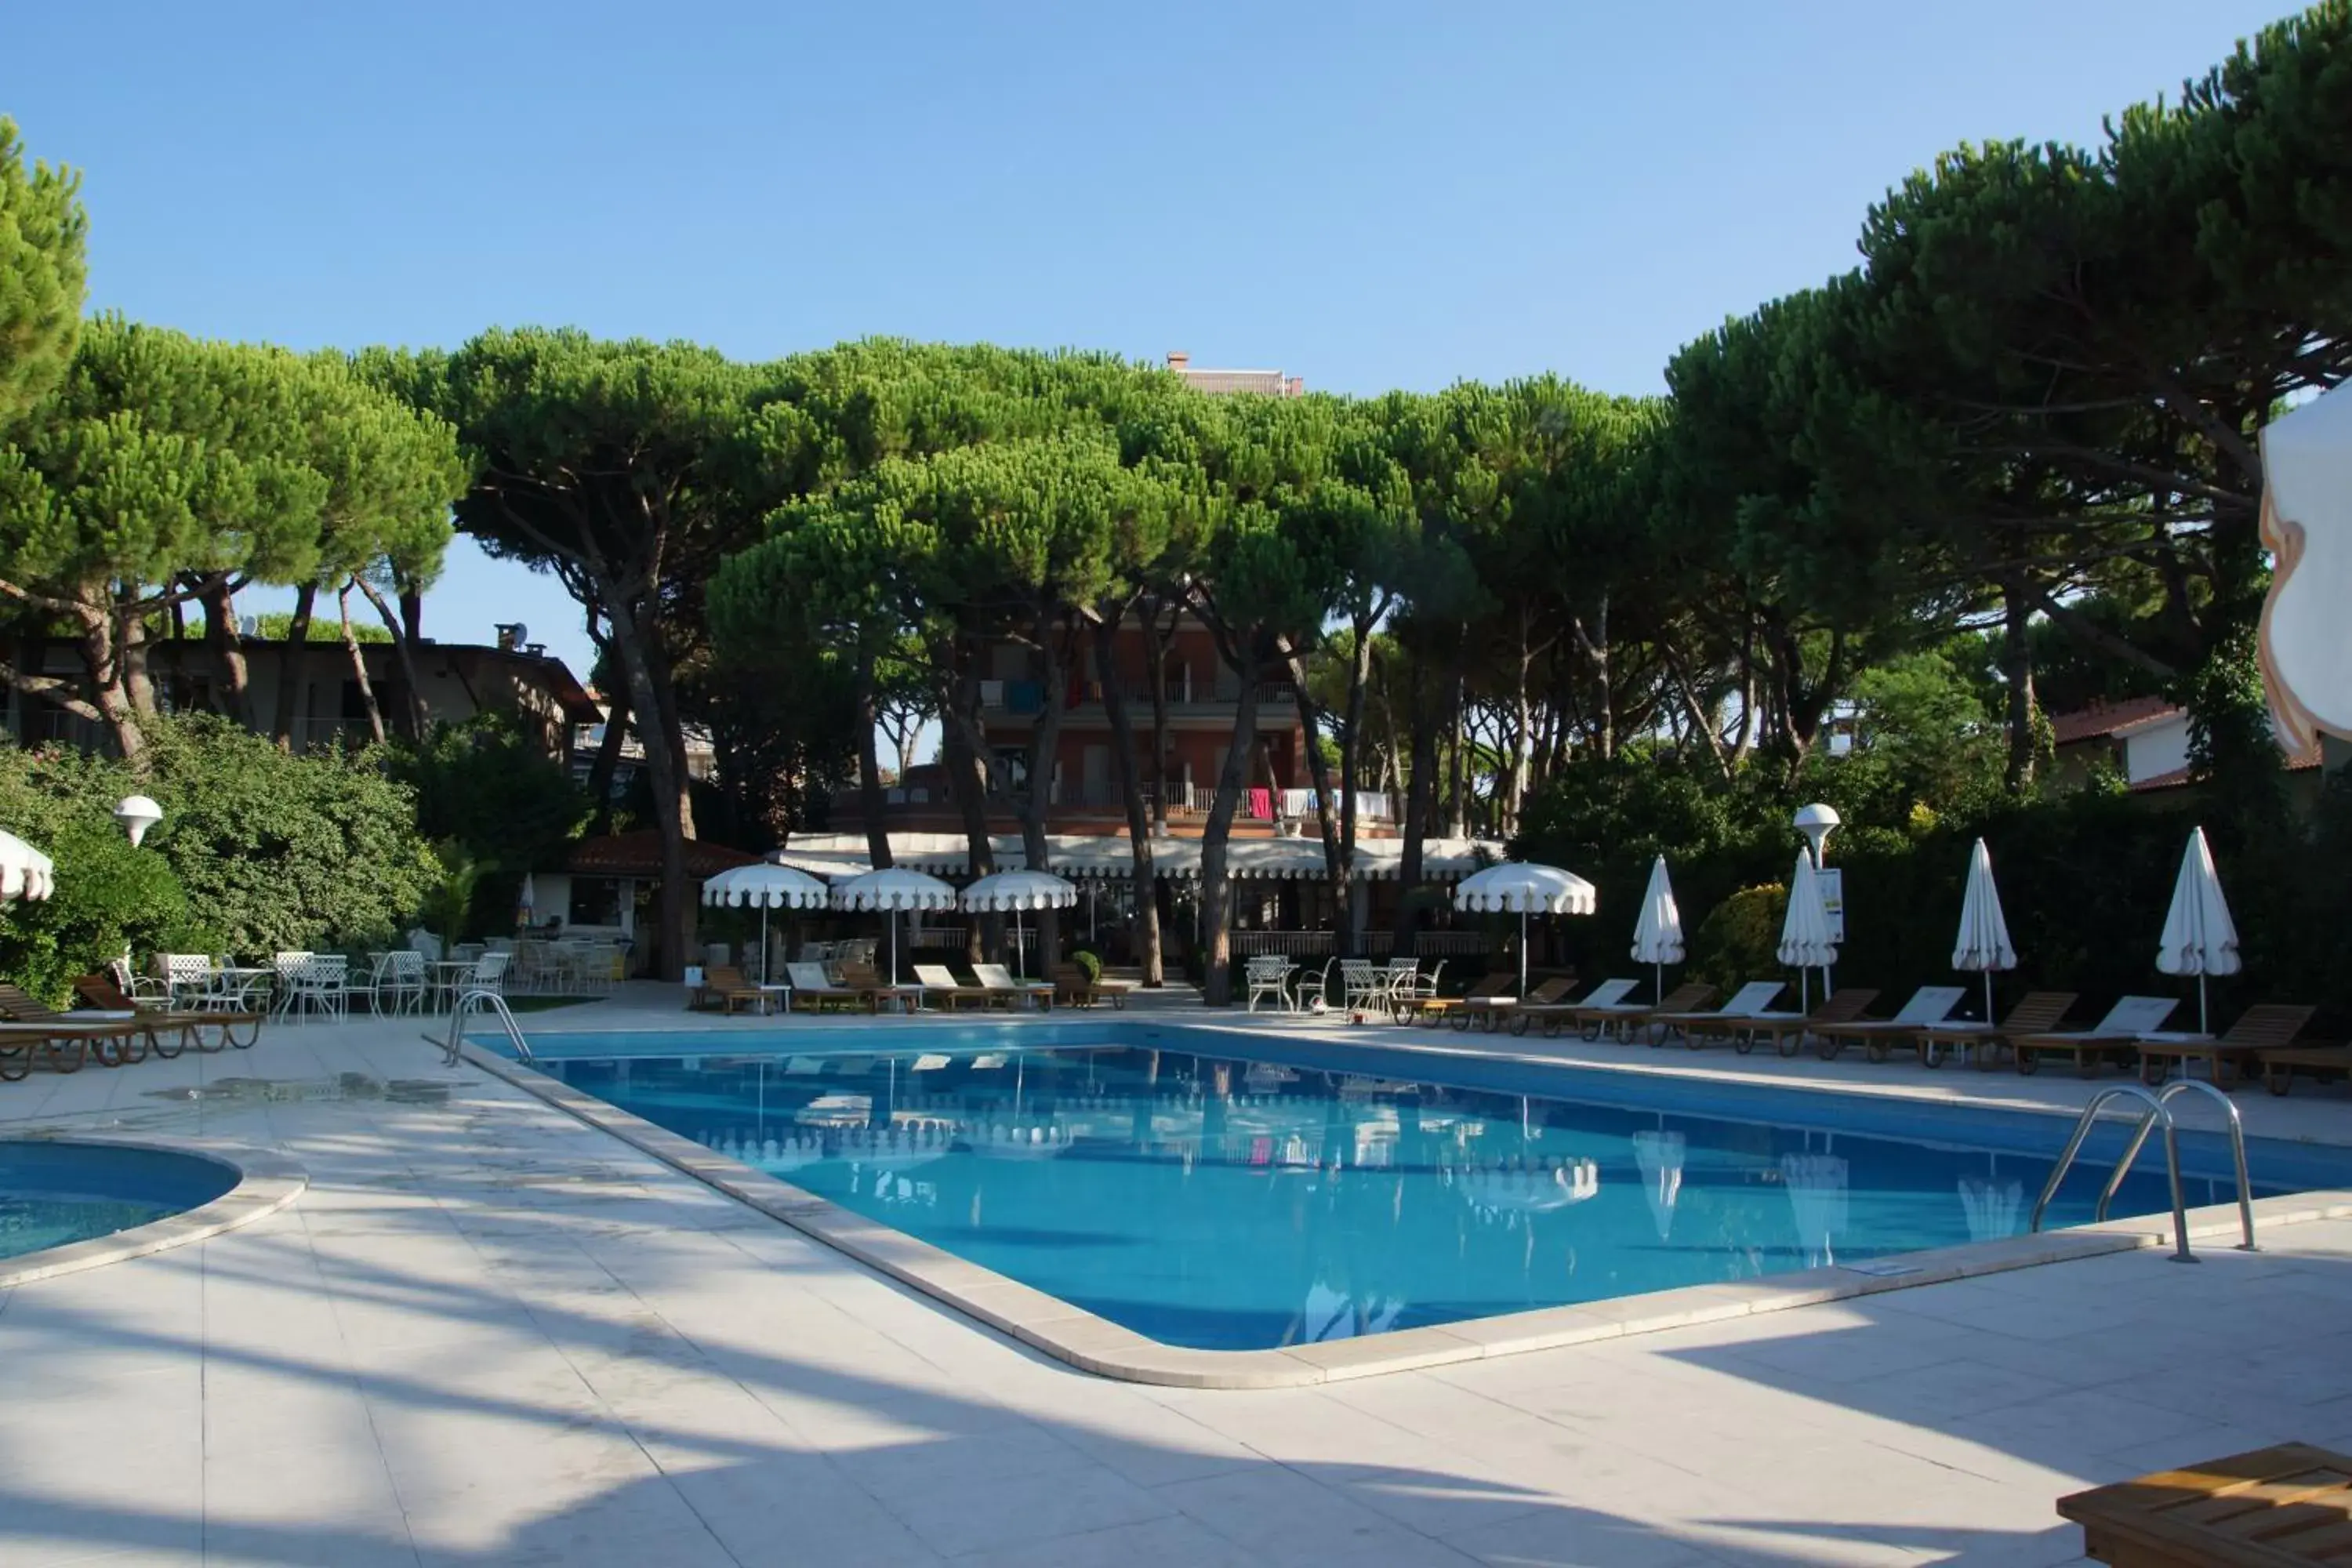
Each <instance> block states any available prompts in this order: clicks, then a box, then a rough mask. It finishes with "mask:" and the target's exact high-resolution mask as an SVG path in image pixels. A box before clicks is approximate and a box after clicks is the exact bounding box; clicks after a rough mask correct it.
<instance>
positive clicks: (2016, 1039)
mask: <svg viewBox="0 0 2352 1568" xmlns="http://www.w3.org/2000/svg"><path fill="white" fill-rule="evenodd" d="M2177 1006H2179V1003H2178V1002H2176V1001H2174V1000H2173V999H2172V998H2171V997H2169V996H2126V997H2123V998H2122V999H2121V1000H2119V1001H2117V1002H2116V1005H2114V1006H2112V1007H2110V1008H2108V1009H2107V1016H2105V1017H2104V1018H2102V1019H2100V1020H2099V1021H2098V1022H2097V1023H2096V1024H2094V1025H2093V1026H2091V1027H2089V1028H2087V1029H2067V1030H2060V1031H2054V1032H2053V1033H2050V1034H2043V1035H2013V1036H2011V1037H2010V1041H2009V1046H2010V1049H2011V1050H2012V1051H2014V1052H2016V1053H2017V1070H2018V1071H2020V1072H2028V1073H2030V1072H2032V1070H2033V1069H2034V1068H2037V1067H2039V1066H2041V1065H2042V1056H2043V1055H2045V1054H2053V1055H2058V1056H2071V1057H2073V1058H2074V1070H2075V1071H2076V1072H2078V1073H2080V1074H2082V1076H2083V1077H2084V1078H2090V1077H2092V1076H2094V1075H2095V1074H2096V1073H2097V1072H2098V1070H2099V1065H2100V1064H2101V1063H2102V1062H2104V1061H2105V1060H2106V1059H2107V1058H2109V1057H2116V1056H2120V1055H2122V1053H2123V1052H2124V1051H2126V1050H2128V1049H2132V1048H2135V1047H2137V1044H2138V1042H2139V1037H2141V1036H2142V1035H2147V1034H2153V1033H2155V1032H2156V1031H2157V1030H2158V1029H2160V1028H2162V1027H2164V1021H2165V1019H2167V1018H2168V1017H2170V1016H2172V1010H2173V1008H2175V1007H2177Z"/></svg>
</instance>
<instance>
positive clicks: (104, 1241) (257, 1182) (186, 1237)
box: [0, 1131, 310, 1290]
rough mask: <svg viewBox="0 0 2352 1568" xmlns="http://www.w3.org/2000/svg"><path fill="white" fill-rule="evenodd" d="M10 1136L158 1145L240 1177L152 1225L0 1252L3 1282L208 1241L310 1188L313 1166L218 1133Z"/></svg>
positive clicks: (10, 1285) (6, 1285)
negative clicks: (15, 1254)
mask: <svg viewBox="0 0 2352 1568" xmlns="http://www.w3.org/2000/svg"><path fill="white" fill-rule="evenodd" d="M7 1141H8V1142H23V1143H89V1144H101V1145H104V1146H107V1147H110V1148H116V1149H147V1150H152V1151H154V1152H158V1153H165V1154H185V1155H191V1156H193V1157H194V1158H197V1159H203V1160H210V1161H213V1162H214V1163H217V1164H223V1165H226V1166H228V1167H229V1168H230V1169H231V1170H233V1171H235V1172H236V1173H237V1180H236V1184H235V1185H234V1186H232V1187H230V1188H229V1190H228V1191H226V1192H225V1193H223V1194H221V1195H220V1196H218V1197H216V1198H215V1199H213V1200H212V1201H211V1202H210V1203H204V1204H198V1205H196V1206H195V1207H194V1208H192V1209H183V1210H182V1211H181V1212H180V1213H178V1214H173V1215H164V1216H163V1218H161V1219H156V1220H150V1221H148V1222H147V1223H146V1224H145V1225H136V1226H131V1228H130V1229H128V1230H118V1231H116V1232H115V1233H114V1234H112V1235H111V1236H96V1237H90V1238H89V1240H87V1241H73V1242H68V1243H67V1244H66V1245H65V1246H63V1247H47V1248H46V1249H44V1250H42V1251H39V1252H28V1253H26V1254H25V1256H24V1258H22V1259H18V1258H0V1290H7V1289H14V1288H15V1287H16V1286H19V1285H30V1284H32V1283H34V1282H36V1281H37V1280H42V1279H55V1278H57V1277H58V1275H61V1274H78V1273H80V1272H81V1271H82V1270H84V1269H87V1268H103V1267H105V1266H106V1265H107V1264H110V1263H121V1262H123V1261H125V1260H127V1259H129V1258H144V1257H147V1256H148V1255H149V1254H151V1253H156V1252H164V1251H168V1250H170V1249H171V1248H173V1247H185V1246H187V1245H188V1244H189V1243H190V1242H194V1241H206V1240H209V1239H211V1238H212V1237H215V1236H220V1235H222V1234H224V1233H225V1232H227V1231H232V1230H236V1229H237V1228H239V1227H240V1226H248V1225H251V1224H252V1223H253V1222H254V1221H256V1220H258V1219H266V1218H268V1216H269V1215H274V1214H276V1213H277V1212H278V1210H280V1209H282V1208H284V1207H286V1206H287V1205H289V1204H290V1203H292V1202H293V1201H294V1200H295V1199H296V1198H298V1197H299V1196H301V1195H302V1193H303V1190H304V1189H305V1188H307V1187H309V1186H310V1172H308V1171H307V1170H305V1169H304V1168H303V1167H302V1164H301V1163H300V1162H299V1161H298V1160H296V1159H294V1158H293V1157H292V1156H290V1155H289V1154H285V1153H282V1152H279V1151H278V1150H275V1149H264V1148H260V1147H257V1145H254V1144H250V1143H237V1142H229V1141H228V1140H226V1139H216V1138H176V1137H173V1136H171V1135H169V1134H166V1133H160V1132H158V1133H151V1132H140V1133H107V1132H82V1131H39V1132H30V1133H24V1134H16V1135H12V1136H11V1137H10V1138H9V1139H8V1140H7Z"/></svg>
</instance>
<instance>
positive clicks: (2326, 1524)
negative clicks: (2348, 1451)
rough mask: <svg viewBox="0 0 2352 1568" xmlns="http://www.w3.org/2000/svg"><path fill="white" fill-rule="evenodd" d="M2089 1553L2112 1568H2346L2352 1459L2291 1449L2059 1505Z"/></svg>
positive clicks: (2219, 1462) (2186, 1469)
mask: <svg viewBox="0 0 2352 1568" xmlns="http://www.w3.org/2000/svg"><path fill="white" fill-rule="evenodd" d="M2058 1511H2059V1513H2060V1514H2061V1515H2062V1516H2063V1517H2065V1518H2067V1519H2071V1520H2073V1521H2074V1522H2075V1523H2076V1524H2079V1525H2081V1526H2082V1527H2083V1552H2084V1555H2085V1556H2087V1557H2092V1558H2095V1559H2096V1560H2098V1561H2099V1562H2101V1563H2108V1564H2110V1565H2111V1568H2254V1565H2260V1568H2294V1564H2296V1563H2339V1564H2340V1563H2343V1562H2344V1560H2345V1557H2346V1554H2347V1542H2352V1458H2347V1457H2346V1456H2345V1455H2342V1454H2337V1453H2331V1452H2329V1451H2328V1450H2327V1449H2326V1448H2315V1447H2311V1446H2310V1445H2309V1444H2307V1443H2283V1444H2281V1445H2279V1446H2278V1447H2274V1448H2258V1449H2256V1450H2254V1451H2253V1452H2252V1453H2247V1454H2232V1455H2231V1456H2230V1457H2229V1458H2223V1459H2206V1460H2202V1461H2200V1462H2199V1463H2197V1464H2193V1465H2184V1466H2182V1467H2181V1468H2179V1469H2177V1470H2163V1471H2159V1472H2158V1473H2157V1474H2155V1475H2152V1476H2142V1477H2140V1478H2139V1479H2137V1480H2134V1481H2124V1482H2121V1483H2119V1484H2117V1485H2115V1486H2108V1487H2098V1488H2095V1489H2093V1490H2090V1491H2084V1492H2076V1493H2074V1495H2073V1496H2071V1497H2063V1498H2060V1499H2059V1500H2058Z"/></svg>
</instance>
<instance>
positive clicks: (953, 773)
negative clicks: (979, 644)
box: [940, 647, 996, 964]
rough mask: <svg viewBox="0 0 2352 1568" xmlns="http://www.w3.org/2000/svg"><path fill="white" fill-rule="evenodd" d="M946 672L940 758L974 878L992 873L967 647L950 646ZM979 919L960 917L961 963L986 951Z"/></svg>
mask: <svg viewBox="0 0 2352 1568" xmlns="http://www.w3.org/2000/svg"><path fill="white" fill-rule="evenodd" d="M949 663H950V676H949V679H948V687H947V689H946V691H945V692H944V693H943V694H942V700H941V701H940V761H941V763H944V764H945V766H946V769H947V775H948V789H949V791H950V793H951V794H953V795H954V796H955V802H956V809H957V810H958V811H959V812H960V813H961V815H962V816H963V832H964V842H965V845H966V847H967V849H966V853H967V854H968V856H969V857H970V858H971V874H972V876H973V877H974V878H975V879H977V878H981V877H989V876H993V875H995V872H996V847H995V845H994V844H992V842H991V841H990V839H989V837H988V763H987V759H986V754H985V752H983V750H982V747H983V745H984V737H983V736H982V733H981V728H980V676H979V672H978V671H977V670H976V669H975V668H973V666H972V662H971V654H970V650H969V649H968V648H964V647H955V648H953V649H951V650H950V654H949ZM984 923H985V922H983V921H980V920H977V919H973V920H967V921H965V922H964V962H965V963H968V964H969V963H986V962H987V961H988V953H987V952H986V949H985V945H984V944H983V942H982V929H983V926H984Z"/></svg>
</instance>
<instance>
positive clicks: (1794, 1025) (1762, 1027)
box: [1689, 985, 1878, 1057]
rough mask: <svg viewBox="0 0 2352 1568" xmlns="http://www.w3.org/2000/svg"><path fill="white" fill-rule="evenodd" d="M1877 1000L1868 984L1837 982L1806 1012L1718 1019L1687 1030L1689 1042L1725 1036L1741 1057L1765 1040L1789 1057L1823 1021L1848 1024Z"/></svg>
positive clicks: (1824, 1022) (1874, 992)
mask: <svg viewBox="0 0 2352 1568" xmlns="http://www.w3.org/2000/svg"><path fill="white" fill-rule="evenodd" d="M1877 1000H1878V992H1877V991H1876V990H1875V989H1874V988H1872V987H1868V986H1861V985H1841V986H1839V987H1838V988H1837V989H1836V990H1835V991H1833V992H1832V993H1831V994H1830V996H1829V999H1828V1000H1827V1001H1825V1002H1823V1003H1822V1005H1820V1006H1818V1007H1816V1008H1814V1009H1813V1010H1812V1011H1811V1012H1810V1013H1759V1014H1757V1015H1755V1016H1753V1017H1748V1018H1721V1019H1717V1021H1716V1022H1714V1023H1712V1024H1702V1025H1699V1026H1696V1027H1695V1028H1694V1029H1692V1030H1691V1031H1689V1034H1690V1036H1691V1038H1692V1042H1693V1045H1694V1046H1696V1043H1697V1041H1698V1040H1700V1039H1702V1038H1704V1039H1727V1040H1729V1041H1730V1042H1731V1048H1732V1049H1734V1050H1736V1051H1738V1053H1739V1054H1740V1055H1741V1056H1743V1057H1744V1056H1746V1055H1747V1054H1748V1052H1750V1051H1752V1050H1754V1049H1755V1048H1756V1047H1757V1045H1758V1043H1759V1042H1760V1041H1762V1040H1765V1039H1769V1040H1770V1041H1771V1042H1772V1048H1773V1049H1774V1050H1775V1051H1778V1052H1779V1053H1780V1055H1782V1056H1784V1057H1793V1056H1795V1055H1796V1054H1797V1052H1798V1051H1799V1050H1800V1049H1801V1048H1802V1047H1803V1046H1804V1043H1805V1036H1806V1035H1807V1034H1808V1033H1809V1032H1811V1030H1814V1029H1817V1028H1820V1027H1822V1026H1823V1025H1825V1024H1850V1023H1852V1022H1853V1021H1854V1020H1855V1019H1856V1018H1859V1017H1861V1016H1862V1015H1863V1012H1864V1009H1866V1008H1867V1007H1869V1005H1871V1004H1872V1003H1873V1002H1875V1001H1877Z"/></svg>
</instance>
